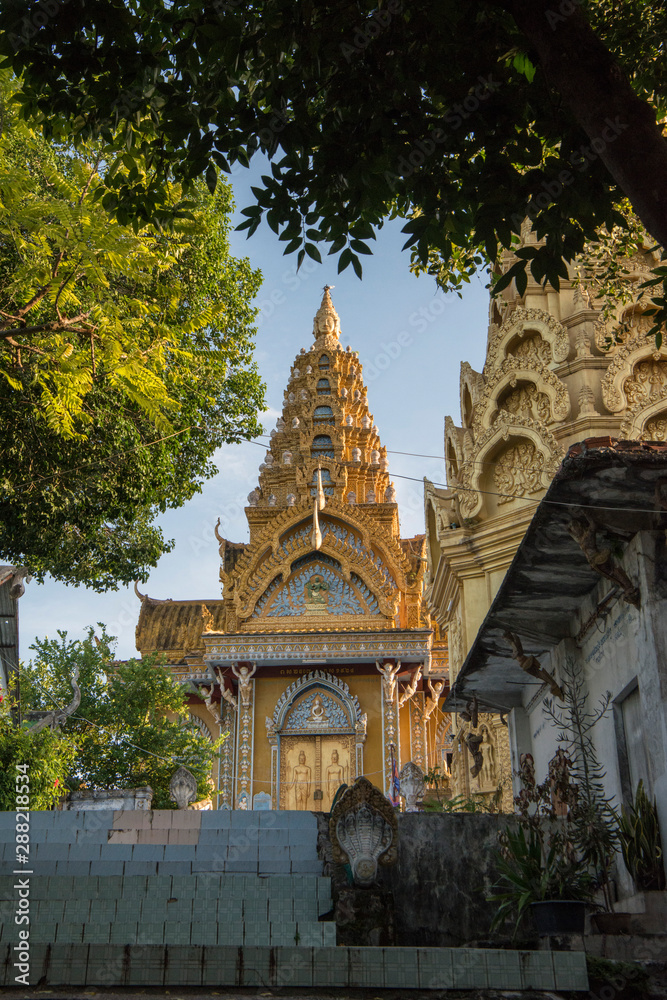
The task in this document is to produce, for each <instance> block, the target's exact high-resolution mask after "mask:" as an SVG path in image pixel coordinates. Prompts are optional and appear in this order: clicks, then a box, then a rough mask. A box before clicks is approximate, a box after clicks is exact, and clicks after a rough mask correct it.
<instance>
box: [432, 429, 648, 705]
mask: <svg viewBox="0 0 667 1000" xmlns="http://www.w3.org/2000/svg"><path fill="white" fill-rule="evenodd" d="M573 518H574V519H580V520H582V521H585V520H587V518H590V520H591V522H592V523H593V524H594V526H595V528H597V530H598V533H597V542H596V544H597V547H598V549H604V548H608V545H609V541H610V540H613V539H616V540H618V541H620V542H621V543H622V544H623V545H625V544H626V543H627V542H628V541H630V540H631V539H632V537H633V536H634V535H635V534H636V533H637V532H638V531H642V530H652V531H656V530H664V529H665V528H667V444H665V443H662V442H636V441H618V440H616V439H613V438H591V439H588V440H587V441H584V442H582V443H581V444H577V445H573V446H572V447H571V448H570V450H569V452H568V454H567V456H566V457H565V459H564V460H563V463H562V465H561V467H560V469H559V470H558V472H557V473H556V475H555V477H554V479H553V481H552V483H551V486H550V487H549V490H548V492H547V494H546V495H545V497H544V498H543V499H542V500H541V502H540V504H539V506H538V508H537V510H536V512H535V515H534V517H533V519H532V521H531V523H530V526H529V527H528V530H527V532H526V534H525V536H524V538H523V540H522V542H521V544H520V546H519V548H518V550H517V553H516V556H515V557H514V560H513V562H512V564H511V566H510V568H509V570H508V571H507V575H506V576H505V579H504V581H503V583H502V584H501V586H500V589H499V590H498V593H497V594H496V597H495V599H494V601H493V604H492V605H491V607H490V609H489V612H488V614H487V616H486V618H485V619H484V621H483V623H482V626H481V628H480V630H479V632H478V633H477V637H476V639H475V642H474V643H473V645H472V647H471V649H470V651H469V653H468V655H467V657H466V659H465V661H464V663H463V666H462V667H461V670H460V672H459V674H458V676H457V678H456V681H455V683H454V685H453V687H452V690H451V692H450V694H449V697H448V698H447V701H446V702H445V706H444V707H445V711H449V712H456V711H461V710H462V709H463V708H464V707H465V706H466V704H467V702H469V701H471V700H472V697H473V695H476V697H477V700H478V703H479V706H480V708H483V709H484V711H489V712H507V711H509V710H510V709H512V708H516V707H519V706H520V705H522V704H523V703H524V697H523V693H524V691H525V690H526V688H528V689H529V690H530V691H531V692H534V694H538V693H539V691H540V688H541V686H542V682H541V681H540V680H539V679H537V678H535V677H532V676H530V675H529V674H527V673H526V672H525V671H524V670H522V669H521V667H520V666H519V663H518V662H517V660H516V659H515V658H514V657H513V655H512V649H511V647H510V644H509V642H508V641H507V639H506V638H505V633H506V632H512V633H513V634H514V635H516V636H518V637H519V639H520V640H521V643H522V646H523V652H524V654H525V655H527V656H531V655H532V656H535V657H537V658H538V659H539V658H540V657H543V656H544V654H545V653H547V652H548V651H549V650H550V649H552V648H553V647H554V646H556V645H557V644H558V643H559V642H561V641H562V640H563V639H565V638H568V637H572V636H573V630H576V629H577V627H578V625H579V624H580V623H579V613H580V610H581V606H582V603H583V601H584V599H585V598H586V596H587V595H588V594H590V592H591V591H592V590H593V589H594V588H595V587H596V586H597V584H598V583H599V581H600V580H601V579H602V577H601V576H600V574H599V573H598V572H597V571H596V570H594V569H593V568H592V566H591V565H590V563H589V562H588V560H587V558H586V556H585V555H584V552H583V551H582V548H581V546H580V545H579V543H578V542H577V541H576V540H575V538H574V537H573V536H572V534H571V533H570V530H569V527H570V525H571V523H572V520H573ZM616 562H617V563H618V561H617V560H616ZM618 565H620V564H618ZM608 582H609V589H610V590H612V589H613V588H614V582H613V581H612V580H609V581H608ZM634 583H636V581H634ZM616 596H617V597H618V598H619V599H623V596H624V591H623V586H622V585H621V584H620V583H619V584H618V585H617V592H616ZM630 596H632V594H631V593H630ZM639 600H641V594H640V595H639ZM544 662H546V661H544ZM545 692H546V693H547V694H548V687H545Z"/></svg>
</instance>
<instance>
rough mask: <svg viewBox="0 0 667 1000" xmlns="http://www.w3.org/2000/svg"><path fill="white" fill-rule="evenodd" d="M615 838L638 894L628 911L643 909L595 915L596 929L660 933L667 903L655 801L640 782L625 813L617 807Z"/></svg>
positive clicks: (615, 931) (605, 932)
mask: <svg viewBox="0 0 667 1000" xmlns="http://www.w3.org/2000/svg"><path fill="white" fill-rule="evenodd" d="M618 835H619V841H620V846H621V853H622V855H623V861H624V862H625V867H626V868H627V870H628V872H629V873H630V875H631V876H632V880H633V882H634V884H635V888H636V890H637V892H638V893H639V894H640V895H639V896H638V897H636V898H635V900H633V903H632V905H631V906H630V904H629V909H631V910H637V909H639V908H643V912H625V913H619V912H616V913H597V914H596V915H595V917H594V920H595V924H596V926H597V929H598V931H600V933H601V934H622V933H632V932H633V931H635V932H637V931H640V932H643V931H646V930H648V931H649V933H652V932H653V931H654V930H661V929H662V928H664V925H665V920H666V918H667V899H666V896H665V893H664V889H665V868H664V864H663V852H662V843H661V840H660V826H659V824H658V810H657V807H656V803H655V799H654V800H653V801H651V800H650V799H649V797H648V795H647V794H646V792H645V790H644V784H643V782H641V781H640V782H639V784H638V786H637V791H636V792H635V799H634V803H633V805H631V806H630V807H629V808H628V809H626V808H625V806H623V807H621V815H620V816H619V817H618ZM647 921H648V926H647Z"/></svg>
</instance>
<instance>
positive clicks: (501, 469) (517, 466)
mask: <svg viewBox="0 0 667 1000" xmlns="http://www.w3.org/2000/svg"><path fill="white" fill-rule="evenodd" d="M545 468H546V467H545V461H544V455H543V454H542V452H540V451H538V449H537V448H536V447H535V445H534V444H533V443H532V442H531V441H520V442H519V443H518V444H515V445H513V446H512V447H510V448H508V449H507V450H506V451H504V452H503V453H502V454H501V455H500V456H499V457H498V458H497V460H496V466H495V469H494V473H493V482H494V486H495V488H496V490H497V491H498V493H500V494H503V495H502V496H499V497H498V498H497V499H498V504H499V505H500V504H505V503H510V502H511V501H512V500H514V499H515V498H516V497H524V496H527V495H530V494H532V493H539V492H540V490H543V489H544V482H543V473H544V472H545Z"/></svg>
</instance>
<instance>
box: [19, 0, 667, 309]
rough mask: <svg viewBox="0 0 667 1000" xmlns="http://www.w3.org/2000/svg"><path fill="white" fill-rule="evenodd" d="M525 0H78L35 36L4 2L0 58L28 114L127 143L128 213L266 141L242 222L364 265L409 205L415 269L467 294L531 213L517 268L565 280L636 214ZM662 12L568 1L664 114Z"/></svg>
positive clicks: (119, 186)
mask: <svg viewBox="0 0 667 1000" xmlns="http://www.w3.org/2000/svg"><path fill="white" fill-rule="evenodd" d="M524 6H525V5H524ZM521 7H522V5H520V4H516V3H511V2H503V3H497V2H487V0H482V2H480V3H477V4H475V5H474V9H471V8H470V6H469V5H466V4H461V3H457V2H455V0H437V2H436V0H431V2H428V3H421V4H419V5H408V4H405V3H401V2H393V0H387V2H383V0H381V2H380V3H376V2H375V0H373V2H372V3H371V2H368V3H363V2H360V3H356V4H354V5H350V4H349V3H342V2H337V0H332V2H322V3H318V4H312V3H306V2H301V0H276V2H273V3H271V4H239V3H237V2H234V0H231V2H225V0H220V2H216V3H209V4H205V5H204V6H203V7H202V5H201V4H198V3H194V2H193V0H184V2H181V3H179V4H177V5H173V4H170V3H167V2H164V0H139V2H136V3H133V4H131V5H129V6H128V5H127V4H126V3H124V2H123V0H110V2H108V3H105V4H103V5H99V4H93V5H91V4H85V3H84V2H83V0H69V2H68V3H67V5H62V8H61V10H60V11H59V12H58V13H57V14H56V15H55V16H54V17H53V18H52V19H51V21H50V23H49V25H48V28H47V29H44V30H42V31H35V30H33V29H31V27H30V15H31V11H32V8H31V7H30V5H29V3H28V0H9V2H8V3H6V4H5V5H4V8H3V12H2V13H1V14H0V29H4V32H5V35H4V38H2V37H0V50H1V51H2V52H4V54H5V55H6V57H7V62H8V64H11V66H12V67H13V68H14V70H15V72H16V73H17V74H21V73H22V74H24V78H25V81H26V84H25V90H24V94H23V96H22V98H21V100H22V111H23V113H24V114H25V115H26V116H27V117H28V118H32V119H34V120H36V121H37V120H40V118H41V119H43V121H44V127H45V128H46V129H47V130H48V131H49V132H50V133H51V134H54V135H56V136H63V135H70V134H71V133H72V132H75V133H76V135H77V136H78V139H79V141H88V139H89V138H90V137H91V136H93V135H96V136H97V135H102V136H104V137H105V138H106V140H107V141H108V142H110V143H112V144H113V148H114V149H116V148H117V151H118V158H119V159H120V160H121V161H122V162H123V163H125V164H127V165H128V166H127V167H126V171H127V172H123V171H120V170H119V169H118V167H117V166H116V163H117V159H116V158H111V157H110V166H109V169H108V170H107V171H106V174H105V179H104V183H105V188H106V193H105V195H104V197H105V199H109V204H112V203H113V205H114V206H115V208H114V210H115V211H116V212H117V213H118V218H119V219H120V220H121V221H122V222H126V221H128V220H129V219H130V218H132V217H135V218H139V219H141V220H147V219H152V218H153V215H154V212H155V204H156V199H157V198H158V192H160V191H162V190H163V189H164V186H165V184H166V182H167V178H168V177H170V176H174V177H176V178H177V179H179V180H182V179H184V180H187V179H190V178H193V177H197V176H205V177H206V181H207V183H208V184H209V187H210V188H213V186H214V184H215V182H216V175H217V173H218V171H220V170H222V171H228V170H229V169H230V167H231V165H232V164H234V163H236V162H239V163H241V164H243V165H246V164H247V163H248V162H249V160H250V159H251V158H252V157H253V155H255V154H256V153H258V152H261V153H265V154H266V155H267V156H268V157H269V158H270V160H271V163H270V168H267V172H266V174H265V175H264V176H263V177H262V180H261V185H260V186H257V187H256V188H255V189H254V195H255V203H254V204H252V205H250V206H248V207H247V208H245V209H244V215H245V217H246V220H245V222H244V223H243V224H242V228H244V229H245V230H246V231H247V232H248V234H249V235H251V234H252V233H254V232H255V231H256V230H257V228H258V226H259V225H260V224H261V222H262V220H265V221H266V222H267V223H268V225H269V226H270V227H271V228H272V229H273V230H274V231H275V232H276V233H279V235H280V239H281V240H282V241H284V243H285V247H286V250H285V252H286V253H297V255H298V261H299V263H300V262H301V261H302V260H303V259H304V258H305V255H306V254H307V255H308V256H310V257H312V258H313V259H316V260H317V259H319V258H320V257H321V256H322V253H323V251H324V250H327V251H328V253H329V254H333V255H334V256H337V257H338V266H339V269H340V270H343V269H345V268H347V267H349V266H352V267H353V269H354V270H355V271H356V273H357V274H359V275H361V273H362V263H361V258H362V257H363V255H364V254H368V253H370V252H371V242H370V241H371V240H372V239H373V238H374V236H375V230H376V229H377V228H379V227H381V225H382V224H383V222H384V220H385V219H386V218H392V217H399V218H402V219H405V220H406V226H405V232H406V236H407V245H408V246H410V247H412V251H413V256H414V266H415V267H416V269H417V270H427V271H428V272H429V273H432V274H435V275H436V276H437V278H438V280H439V281H440V282H441V284H442V285H443V287H445V286H446V287H453V288H456V289H459V290H460V288H461V287H462V283H465V282H466V281H468V280H469V279H470V276H471V274H473V273H475V271H477V270H478V269H479V268H480V267H481V268H484V267H486V266H489V265H492V264H493V263H494V262H495V261H496V260H497V258H498V257H499V253H500V251H501V249H503V248H504V249H506V250H510V249H512V247H513V246H514V244H515V242H516V238H517V237H518V235H519V232H520V226H521V222H522V220H523V219H524V218H526V217H527V216H528V217H530V218H531V219H532V220H533V222H534V225H535V227H536V230H537V233H538V236H539V237H542V236H544V237H545V243H544V244H543V245H540V246H535V247H532V248H530V249H529V255H528V256H527V257H525V258H523V259H520V260H519V261H518V262H517V267H518V273H520V274H521V276H522V278H523V277H525V274H526V268H527V267H528V268H529V269H530V272H531V273H532V275H533V276H534V277H535V278H536V279H537V280H540V281H548V282H551V283H552V284H553V285H554V286H555V287H557V286H558V283H559V281H560V279H561V278H562V277H563V276H564V274H565V273H566V270H565V268H564V261H572V260H574V259H575V258H576V257H577V255H578V254H580V253H581V251H582V250H583V248H584V246H585V244H586V242H587V241H589V240H592V239H594V237H595V233H596V231H597V230H598V229H599V228H600V227H601V226H606V227H607V229H608V230H609V231H611V229H612V228H613V227H614V225H620V226H623V225H624V219H623V214H622V211H621V202H622V193H621V192H620V191H619V189H618V188H617V186H616V184H615V183H614V181H613V180H612V178H611V176H610V174H609V173H608V172H607V169H606V167H605V165H604V164H603V162H602V159H601V157H600V156H599V155H597V154H595V155H590V149H589V147H590V142H591V139H590V137H589V136H588V135H587V134H586V133H585V132H584V131H583V129H582V128H581V127H580V126H579V125H578V124H577V121H578V120H581V116H578V111H579V108H578V107H573V106H571V104H570V103H569V102H568V99H567V97H566V98H565V99H564V98H563V95H562V94H559V93H557V92H555V90H554V88H553V86H552V84H551V82H550V76H551V74H550V72H549V69H550V67H549V66H544V65H542V64H541V63H540V61H539V57H538V53H536V52H535V50H534V47H533V46H532V45H531V44H530V42H529V40H528V34H527V33H524V30H523V28H525V25H523V24H522V21H523V20H525V19H524V18H522V14H521ZM663 7H664V5H657V4H655V3H650V2H649V0H628V2H627V3H623V4H618V3H616V2H615V0H590V2H587V3H586V4H585V5H583V7H582V6H579V7H578V9H577V10H576V11H574V10H573V11H572V12H570V13H569V14H568V19H569V20H570V21H572V19H573V18H578V19H581V20H580V25H582V26H583V27H586V26H587V25H586V18H588V19H589V20H590V23H591V24H592V26H593V28H594V29H595V31H597V33H598V37H599V39H601V41H602V42H603V43H604V45H606V46H607V47H608V51H609V54H610V61H611V73H610V75H611V76H612V77H613V76H614V73H615V74H616V75H620V69H619V67H617V66H615V65H614V60H616V61H617V62H618V63H619V64H620V68H622V70H623V71H624V72H625V74H626V75H627V77H628V79H629V81H630V84H631V86H632V87H633V88H634V90H635V93H636V94H637V95H638V97H639V98H640V99H641V101H643V102H645V104H646V105H649V106H650V108H651V109H653V108H655V110H656V111H657V113H658V116H659V119H660V116H661V115H663V113H664V106H665V98H664V94H665V93H666V92H667V88H666V87H665V81H666V78H667V65H666V60H665V55H664V44H663V39H664V37H665V34H666V33H667V13H666V12H665V10H664V9H663ZM548 13H549V11H548ZM550 13H551V14H552V15H554V12H553V11H550ZM554 16H557V17H558V16H560V15H554ZM553 34H554V39H556V32H553ZM598 54H599V55H600V60H599V61H600V62H601V63H602V64H604V65H602V66H601V68H600V73H601V74H604V72H605V70H606V69H607V68H608V67H607V66H606V63H605V59H604V58H603V55H604V56H606V55H607V54H606V53H604V50H603V53H602V54H600V53H598ZM577 58H579V56H578V54H577V53H573V54H572V59H573V60H575V59H577ZM119 67H122V69H121V71H120V72H119ZM579 97H580V99H585V97H586V95H585V94H580V95H579ZM647 110H648V109H647ZM609 114H610V115H611V117H612V119H613V116H614V109H613V107H610V108H609ZM117 125H119V126H120V128H119V129H118V131H116V128H117ZM611 141H614V138H613V137H612V140H611ZM619 141H620V143H624V142H625V140H624V139H623V138H621V139H620V140H619ZM619 148H620V147H619ZM582 150H588V151H589V152H588V153H586V154H582ZM133 163H141V164H142V168H141V169H140V168H137V171H136V173H133V172H132V166H131V164H133ZM143 167H145V171H144V170H143ZM564 175H565V176H567V183H563V182H562V181H561V180H560V179H559V178H561V177H563V176H564ZM522 278H521V279H520V280H522Z"/></svg>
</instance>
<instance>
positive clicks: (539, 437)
mask: <svg viewBox="0 0 667 1000" xmlns="http://www.w3.org/2000/svg"><path fill="white" fill-rule="evenodd" d="M512 438H513V439H514V440H516V439H524V441H525V439H527V440H528V441H529V442H532V444H533V445H534V446H535V451H536V453H537V452H539V453H540V454H542V455H543V456H544V459H543V461H544V465H543V468H542V471H543V473H544V475H545V477H546V476H549V477H551V476H553V475H554V473H555V472H556V470H557V468H558V466H559V464H560V460H561V458H562V455H563V449H562V447H561V445H560V444H559V443H558V441H557V440H556V438H555V437H554V436H553V434H552V433H551V431H549V429H548V428H547V427H545V425H544V424H543V423H541V422H539V421H536V420H523V421H518V420H516V419H515V418H514V417H511V416H510V414H507V413H504V412H500V413H499V414H498V419H497V421H496V423H495V424H494V425H493V426H492V427H489V429H488V430H487V431H485V433H484V434H483V435H482V437H481V438H480V440H479V441H478V442H477V443H476V449H475V457H474V460H472V461H470V462H466V464H465V466H464V468H463V472H462V475H461V483H462V485H463V486H464V487H466V490H465V492H463V493H457V494H456V496H457V498H458V501H459V504H460V507H461V513H462V515H463V516H464V517H474V516H475V514H476V513H477V512H478V511H479V510H480V509H481V507H482V503H483V497H482V494H481V493H479V492H478V489H479V482H480V479H481V478H482V475H483V474H484V469H485V465H486V463H487V462H488V461H489V460H490V459H489V457H490V456H491V455H492V454H493V452H494V451H495V450H496V449H497V446H498V444H499V443H500V442H502V441H509V440H510V439H512ZM517 443H518V442H517ZM542 488H543V489H545V488H546V482H545V483H544V485H543V487H542ZM502 492H507V491H506V490H503V491H502Z"/></svg>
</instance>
